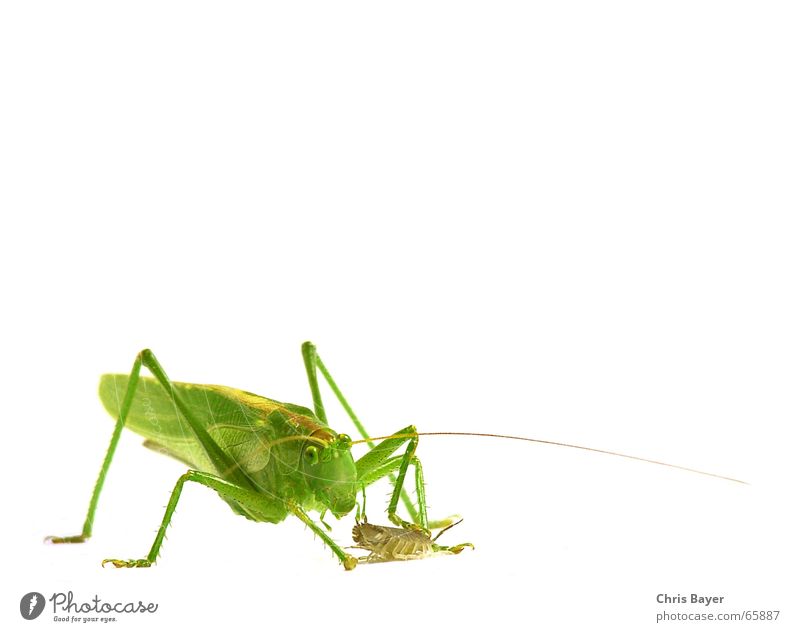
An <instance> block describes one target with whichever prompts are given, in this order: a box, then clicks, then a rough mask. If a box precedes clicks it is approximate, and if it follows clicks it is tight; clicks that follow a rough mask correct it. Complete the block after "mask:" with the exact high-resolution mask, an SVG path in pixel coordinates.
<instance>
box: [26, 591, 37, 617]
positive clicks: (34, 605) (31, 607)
mask: <svg viewBox="0 0 800 632" xmlns="http://www.w3.org/2000/svg"><path fill="white" fill-rule="evenodd" d="M36 601H37V599H36V595H31V603H30V608H29V610H28V614H30V613H31V612H33V609H34V608H35V607H36Z"/></svg>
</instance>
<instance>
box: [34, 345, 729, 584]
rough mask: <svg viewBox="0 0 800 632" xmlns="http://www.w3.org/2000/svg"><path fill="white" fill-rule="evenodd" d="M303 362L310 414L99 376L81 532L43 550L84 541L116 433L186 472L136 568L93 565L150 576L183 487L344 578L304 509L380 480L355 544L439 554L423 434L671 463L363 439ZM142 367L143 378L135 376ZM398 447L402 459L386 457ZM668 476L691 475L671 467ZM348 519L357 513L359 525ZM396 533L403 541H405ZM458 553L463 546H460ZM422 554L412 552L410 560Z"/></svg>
mask: <svg viewBox="0 0 800 632" xmlns="http://www.w3.org/2000/svg"><path fill="white" fill-rule="evenodd" d="M302 355H303V362H304V364H305V368H306V374H307V377H308V383H309V386H310V389H311V396H312V400H313V405H314V410H313V411H311V410H310V409H308V408H305V407H303V406H298V405H295V404H287V403H282V402H278V401H275V400H272V399H268V398H266V397H262V396H260V395H255V394H253V393H249V392H246V391H242V390H239V389H235V388H230V387H227V386H214V385H207V384H188V383H182V382H172V381H171V380H170V379H169V378H168V377H167V374H166V372H165V371H164V369H163V368H162V366H161V365H160V364H159V362H158V360H157V359H156V356H155V355H154V354H153V352H152V351H150V350H149V349H145V350H143V351H141V352H140V353H139V354H138V355H137V356H136V359H135V361H134V363H133V368H132V369H131V372H130V374H128V375H124V374H107V375H103V376H102V377H101V379H100V399H101V401H102V403H103V405H104V406H105V408H106V410H107V411H108V412H109V413H110V414H111V415H112V416H113V417H116V420H117V421H116V425H115V426H114V431H113V434H112V436H111V442H110V444H109V447H108V450H107V451H106V455H105V458H104V460H103V464H102V466H101V468H100V474H99V476H98V479H97V483H96V484H95V486H94V490H93V492H92V496H91V499H90V501H89V509H88V511H87V514H86V520H85V521H84V524H83V529H82V531H81V533H80V534H78V535H71V536H48V537H47V538H46V540H47V541H49V542H52V543H56V544H61V543H78V542H85V541H86V540H87V539H89V538H90V537H91V535H92V526H93V524H94V517H95V512H96V510H97V503H98V500H99V498H100V493H101V492H102V489H103V483H104V481H105V478H106V475H107V473H108V469H109V467H110V465H111V461H112V460H113V458H114V452H115V450H116V447H117V443H118V442H119V438H120V435H121V433H122V429H123V428H126V427H127V428H128V429H130V430H132V431H133V432H135V433H137V434H139V435H141V436H143V437H144V438H145V446H146V447H149V448H152V449H155V450H158V451H160V452H162V453H165V454H167V455H170V456H172V457H174V458H176V459H178V460H180V461H182V462H183V463H185V464H186V465H187V466H188V467H189V468H190V469H189V470H188V471H187V472H186V473H185V474H183V475H182V476H181V477H180V478H179V479H178V481H177V482H176V483H175V486H174V488H173V490H172V494H171V496H170V498H169V502H168V503H167V507H166V511H165V512H164V517H163V519H162V521H161V525H160V526H159V529H158V532H157V533H156V536H155V539H154V541H153V544H152V547H151V548H150V551H149V552H148V553H147V555H146V556H145V557H143V558H140V559H127V560H124V559H106V560H103V565H105V564H107V563H108V564H112V565H114V566H115V567H117V568H123V567H124V568H133V567H149V566H151V565H153V564H154V563H155V562H156V559H157V558H158V555H159V551H160V549H161V545H162V543H163V540H164V536H165V534H166V531H167V527H168V525H169V523H170V520H171V518H172V514H173V513H174V512H175V509H176V507H177V505H178V501H179V500H180V497H181V492H182V491H183V486H184V484H185V483H187V482H193V483H197V484H200V485H203V486H205V487H208V488H209V489H211V490H213V491H215V492H217V493H218V494H219V495H220V497H221V498H222V500H224V501H225V502H226V503H227V504H228V505H229V506H230V508H231V509H232V510H233V511H234V512H235V513H237V514H239V515H242V516H245V517H246V518H249V519H251V520H255V521H258V522H272V523H279V522H281V521H283V520H284V519H286V518H287V517H288V516H289V515H293V516H295V517H296V518H297V519H299V520H300V521H301V522H303V523H304V524H305V525H307V526H308V527H309V528H310V529H311V531H312V532H313V533H314V534H316V535H317V536H319V538H320V539H321V540H322V541H323V542H324V543H325V544H326V545H327V546H328V547H329V548H330V549H331V551H332V552H333V554H334V555H335V556H336V557H337V558H338V559H339V561H340V562H341V563H342V565H343V566H344V568H345V569H346V570H352V569H354V568H355V567H356V565H357V563H358V560H357V558H355V557H354V556H352V555H350V554H349V553H347V552H346V551H345V550H344V549H343V548H342V547H340V546H339V545H338V544H337V543H336V542H335V541H334V540H333V538H331V537H330V535H329V534H328V533H326V531H325V530H324V529H323V528H322V527H321V526H320V525H319V524H317V522H315V521H314V520H313V519H312V518H311V516H310V515H309V511H314V512H318V513H319V521H320V522H321V523H322V524H323V525H325V523H324V516H325V514H326V513H327V512H331V513H332V514H333V515H334V516H335V517H336V518H337V519H338V518H341V517H343V516H345V515H347V514H349V513H350V512H351V511H352V510H353V509H354V508H355V507H356V506H357V502H356V500H357V494H358V492H359V491H362V493H364V494H365V492H364V490H365V489H366V488H367V487H368V486H370V485H372V484H373V483H375V482H376V481H378V480H381V479H383V478H387V477H388V478H389V480H390V482H391V484H392V486H393V487H392V495H391V498H390V501H389V506H388V508H387V516H388V520H389V521H390V522H391V523H392V524H393V525H395V527H394V528H392V527H376V526H375V525H368V526H369V527H371V528H372V530H369V531H365V529H366V527H363V528H361V529H360V531H359V534H360V536H361V537H362V544H366V548H367V549H368V550H370V551H372V553H373V557H376V556H377V557H381V556H383V557H384V558H386V559H403V558H402V557H399V556H398V555H395V554H394V553H386V555H383V553H385V552H386V551H389V549H388V548H386V546H385V545H386V543H387V542H389V543H390V544H391V543H394V544H392V546H394V545H398V543H399V546H400V548H398V549H397V551H399V550H400V549H403V550H405V548H408V547H411V548H414V549H415V550H416V551H417V553H419V551H422V552H423V553H424V552H425V551H428V552H430V551H433V550H434V549H436V550H437V551H438V550H442V549H445V548H447V547H441V546H439V545H434V544H433V540H432V539H431V530H432V529H444V528H447V527H448V526H450V525H451V524H453V520H454V517H451V518H447V519H444V520H436V521H434V520H429V519H428V515H427V509H426V505H425V482H424V479H423V473H422V464H421V463H420V460H419V458H417V456H416V455H415V451H416V448H417V445H418V443H419V437H420V436H422V435H470V436H484V437H501V438H506V439H517V440H524V441H532V442H536V443H545V444H550V445H559V446H564V447H572V448H578V449H582V450H590V451H594V452H601V453H605V454H611V455H614V456H622V457H625V458H630V459H635V460H639V461H647V462H652V463H658V464H660V465H669V464H665V463H660V462H658V461H651V460H650V459H643V458H640V457H632V456H629V455H625V454H620V453H616V452H609V451H607V450H598V449H594V448H585V447H583V446H576V445H570V444H563V443H557V442H554V441H544V440H539V439H530V438H527V437H516V436H510V435H499V434H481V433H463V432H430V433H427V432H426V433H419V432H417V430H416V428H415V427H414V426H413V425H410V426H406V427H405V428H402V429H401V430H399V431H398V432H396V433H394V434H391V435H387V436H383V437H370V436H369V435H368V433H367V431H366V430H365V428H364V426H363V425H362V423H361V422H360V420H359V419H358V417H357V416H356V414H355V413H354V412H353V409H352V408H351V407H350V405H349V404H348V403H347V400H346V399H345V397H344V395H343V394H342V392H341V390H339V387H338V386H337V385H336V382H335V381H334V380H333V378H332V376H331V374H330V372H329V371H328V369H327V368H326V367H325V365H324V364H323V362H322V360H321V359H320V357H319V355H318V354H317V351H316V348H315V346H314V345H313V344H312V343H310V342H305V343H303V345H302ZM142 366H144V367H145V368H147V369H148V370H149V371H150V373H151V374H152V376H153V377H142V376H140V372H141V369H142ZM319 374H321V375H322V376H323V378H324V379H325V381H326V382H327V384H328V385H329V386H330V388H331V390H332V391H333V393H334V395H335V396H336V398H337V399H338V401H339V402H340V404H341V405H342V407H343V408H344V410H345V411H346V413H347V415H348V416H349V417H350V419H351V420H352V422H353V424H354V425H355V427H356V429H357V430H358V432H359V434H360V435H361V437H362V439H360V440H357V441H353V440H352V439H351V438H350V437H349V436H348V435H346V434H343V433H337V432H335V431H333V430H332V429H331V428H330V427H329V426H328V421H327V416H326V414H325V407H324V405H323V402H322V397H321V395H320V389H319V379H318V376H319ZM374 441H380V443H377V444H376V443H375V442H374ZM357 443H366V444H367V446H368V448H369V451H368V452H367V453H366V454H365V455H364V456H362V457H361V458H359V459H358V460H355V459H354V458H353V455H352V453H351V447H352V446H353V445H354V444H357ZM404 445H405V450H404V451H402V453H400V454H395V453H396V452H398V451H399V450H400V449H401V448H402V447H403V446H404ZM411 466H413V471H414V476H413V482H414V487H415V489H416V503H413V502H411V499H410V498H409V496H408V494H407V493H406V491H405V489H404V488H403V485H404V482H405V480H406V476H407V473H408V470H409V468H410V467H411ZM671 467H679V468H680V469H686V470H690V468H683V467H681V466H671ZM690 471H694V472H698V473H702V474H708V473H706V472H699V471H698V470H690ZM710 475H711V476H718V475H715V474H710ZM719 478H727V477H719ZM729 480H736V479H729ZM736 482H741V481H736ZM400 502H402V503H403V505H404V506H405V509H406V511H407V512H408V515H409V516H410V518H411V520H410V521H406V520H404V519H403V518H401V517H400V516H399V515H398V513H397V509H398V505H399V504H400ZM358 515H359V512H358V511H357V514H356V516H357V519H358ZM376 529H377V530H378V531H377V532H376V531H375V530H376ZM403 533H405V534H409V533H411V534H413V537H412V536H409V535H402V534H403ZM437 537H438V536H437ZM412 540H413V541H414V543H415V544H413V546H412V545H411V544H410V543H411V542H412ZM460 546H461V548H463V546H466V545H460ZM469 546H471V545H469ZM415 547H416V548H415ZM420 547H421V548H420ZM452 548H456V547H452ZM384 549H385V550H384ZM417 549H418V550H417ZM394 550H395V549H392V551H394ZM409 550H410V549H409ZM429 550H430V551H429ZM459 550H460V549H459ZM376 551H378V552H377V553H376ZM453 552H458V551H453ZM412 553H413V552H412ZM424 556H425V555H422V554H414V555H412V557H411V558H409V559H413V558H416V557H424Z"/></svg>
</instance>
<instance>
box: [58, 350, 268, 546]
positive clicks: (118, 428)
mask: <svg viewBox="0 0 800 632" xmlns="http://www.w3.org/2000/svg"><path fill="white" fill-rule="evenodd" d="M142 365H144V366H145V367H146V368H147V369H148V370H149V371H150V372H151V373H152V374H153V376H154V377H155V378H156V379H157V380H158V382H159V384H161V386H162V387H163V388H164V390H165V391H166V393H167V395H168V396H169V397H170V399H171V400H172V403H173V404H174V406H175V407H176V409H177V410H178V411H179V412H180V413H181V415H182V416H183V418H184V419H185V420H186V422H187V423H188V425H189V427H190V428H191V429H192V432H193V433H194V434H195V436H196V437H197V440H198V441H199V443H200V444H201V445H202V446H203V449H204V450H205V451H206V454H207V455H208V457H209V459H210V460H211V462H212V463H213V464H214V467H215V469H216V470H217V472H219V473H222V474H224V476H225V478H227V479H229V480H231V481H232V482H234V483H236V484H237V485H238V486H239V487H242V488H245V489H255V488H254V486H253V483H252V482H251V481H250V479H249V477H248V476H247V475H246V474H245V473H244V472H243V471H242V470H241V468H240V467H239V464H238V463H236V461H234V460H233V459H232V458H231V457H230V456H229V455H228V454H227V453H225V452H224V451H223V450H222V448H220V447H219V445H218V444H217V443H216V442H215V441H214V440H213V439H212V438H211V436H210V435H209V434H208V431H207V430H206V429H205V426H203V424H201V423H199V422H198V421H197V420H196V419H195V417H194V415H192V413H191V412H190V411H189V409H188V408H187V407H186V406H185V405H184V403H183V402H182V401H181V400H180V399H179V398H178V396H177V394H176V393H175V390H174V388H173V387H172V382H170V380H169V378H168V377H167V374H166V372H165V371H164V369H163V368H162V367H161V365H160V364H159V362H158V360H157V359H156V357H155V355H154V354H153V352H152V351H150V350H149V349H145V350H143V351H141V352H139V354H138V355H137V356H136V360H135V361H134V363H133V369H131V373H130V376H129V377H128V387H127V389H126V390H125V396H124V399H123V401H122V406H121V407H120V412H119V417H117V423H116V425H115V426H114V433H113V434H112V436H111V443H110V445H109V446H108V450H107V451H106V456H105V459H104V460H103V465H102V467H101V468H100V475H99V476H98V478H97V483H96V484H95V486H94V491H93V492H92V498H91V500H90V501H89V511H88V512H87V514H86V521H85V522H84V524H83V531H82V532H81V533H80V534H79V535H72V536H66V537H60V536H49V537H48V538H46V539H47V540H48V541H50V542H53V543H56V544H61V543H73V542H84V541H85V540H86V539H88V538H89V537H91V535H92V525H93V523H94V515H95V511H96V510H97V501H98V499H99V498H100V492H101V491H102V489H103V483H104V482H105V479H106V474H107V473H108V468H109V466H110V465H111V460H112V459H113V458H114V452H115V450H116V449H117V443H118V442H119V437H120V434H121V433H122V428H123V427H124V426H125V420H126V418H127V417H128V413H129V412H130V409H131V404H132V403H133V399H134V397H135V395H136V389H137V386H138V384H139V373H140V371H141V368H142Z"/></svg>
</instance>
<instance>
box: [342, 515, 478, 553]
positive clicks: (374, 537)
mask: <svg viewBox="0 0 800 632" xmlns="http://www.w3.org/2000/svg"><path fill="white" fill-rule="evenodd" d="M459 522H460V521H459ZM455 524H458V523H457V522H456V523H454V524H452V525H450V526H449V527H446V528H444V529H442V530H441V531H440V532H439V534H438V535H437V536H436V537H435V538H431V535H430V533H428V532H425V531H423V530H422V529H415V528H413V527H411V528H408V527H384V526H382V525H375V524H370V523H369V522H357V523H356V526H355V527H353V541H354V542H355V543H356V545H355V546H354V547H352V548H355V549H364V550H365V551H369V555H366V556H365V557H361V558H359V559H358V561H359V563H360V564H361V563H373V562H396V561H408V560H421V559H423V558H426V557H434V556H436V555H455V554H458V553H461V551H463V550H464V549H465V548H467V547H470V548H475V547H474V546H473V545H472V544H470V543H469V542H464V543H463V544H456V545H455V546H442V545H441V544H436V540H437V539H438V538H439V536H440V535H442V533H444V532H445V531H447V529H449V528H450V527H452V526H455Z"/></svg>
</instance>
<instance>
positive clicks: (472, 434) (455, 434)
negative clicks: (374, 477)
mask: <svg viewBox="0 0 800 632" xmlns="http://www.w3.org/2000/svg"><path fill="white" fill-rule="evenodd" d="M414 436H418V437H442V436H447V437H492V438H495V439H513V440H514V441H528V442H530V443H542V444H544V445H554V446H558V447H560V448H574V449H576V450H585V451H587V452H597V453H599V454H608V455H610V456H618V457H621V458H623V459H631V460H632V461H643V462H644V463H653V464H654V465H663V466H664V467H674V468H675V469H676V470H684V471H685V472H693V473H694V474H702V475H703V476H711V477H713V478H721V479H722V480H725V481H731V482H733V483H739V484H741V485H749V484H750V483H748V482H746V481H740V480H739V479H738V478H732V477H730V476H722V475H721V474H714V473H712V472H704V471H703V470H697V469H695V468H693V467H686V466H684V465H675V464H673V463H664V462H663V461H656V460H655V459H645V458H644V457H641V456H632V455H630V454H623V453H622V452H613V451H611V450H601V449H600V448H588V447H586V446H583V445H575V444H573V443H561V442H559V441H547V440H546V439H532V438H530V437H518V436H516V435H505V434H493V433H488V432H418V433H416V435H414V434H411V433H404V434H393V435H386V436H385V437H370V438H369V439H359V440H358V441H353V444H356V443H366V442H367V441H380V440H383V439H406V438H411V437H414Z"/></svg>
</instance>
